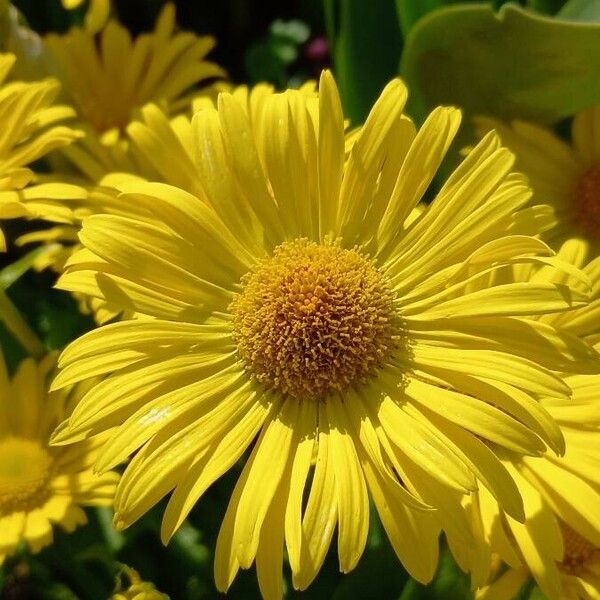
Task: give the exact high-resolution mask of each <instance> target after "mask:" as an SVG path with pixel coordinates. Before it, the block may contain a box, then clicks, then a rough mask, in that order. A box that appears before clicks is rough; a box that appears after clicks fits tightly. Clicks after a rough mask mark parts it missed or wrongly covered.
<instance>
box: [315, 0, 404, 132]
mask: <svg viewBox="0 0 600 600" xmlns="http://www.w3.org/2000/svg"><path fill="white" fill-rule="evenodd" d="M325 15H326V22H327V30H328V32H327V33H328V37H329V40H330V42H331V48H332V58H333V65H334V70H335V74H336V79H337V82H338V85H339V88H340V93H341V96H342V102H343V104H344V109H345V114H346V115H348V116H349V117H350V120H351V122H352V123H353V124H355V125H356V124H358V123H361V122H362V121H363V120H364V119H365V117H366V115H367V113H368V111H369V108H370V107H371V105H372V104H373V102H374V101H375V99H376V98H377V96H378V95H379V93H380V92H381V90H382V88H383V87H384V85H385V84H386V83H387V82H388V81H389V80H390V79H392V78H393V77H394V76H396V74H397V67H398V61H399V59H400V52H401V49H402V36H401V34H400V26H399V24H398V18H397V15H396V6H395V0H376V1H371V2H367V1H365V0H325Z"/></svg>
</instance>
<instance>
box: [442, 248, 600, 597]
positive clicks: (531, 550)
mask: <svg viewBox="0 0 600 600" xmlns="http://www.w3.org/2000/svg"><path fill="white" fill-rule="evenodd" d="M586 250H587V248H586V244H585V242H583V241H581V240H575V239H573V240H569V241H568V242H566V243H565V244H563V246H562V247H561V251H560V253H559V257H561V258H562V259H564V260H565V261H568V262H570V263H571V264H573V265H576V266H582V264H583V260H584V257H585V254H586ZM583 271H584V273H585V274H586V275H588V277H589V278H590V280H591V281H592V287H593V298H594V299H593V300H592V302H591V303H590V304H589V305H588V306H587V307H585V308H582V309H579V310H575V311H572V312H570V313H563V314H561V315H545V316H542V317H540V322H543V323H544V324H547V325H551V326H554V327H557V328H559V329H560V331H561V337H562V339H563V343H564V344H565V345H570V344H571V343H572V342H573V341H574V340H575V341H577V340H578V339H579V338H582V339H585V340H587V341H589V342H590V344H591V343H595V344H596V349H597V350H600V335H599V334H600V258H597V259H595V260H594V261H592V262H591V263H589V264H587V265H585V267H584V269H583ZM533 279H535V280H537V281H557V278H556V273H555V272H554V273H552V272H551V271H550V270H549V269H546V268H544V269H536V268H532V267H531V266H529V267H526V266H525V267H523V266H520V267H518V269H515V272H514V273H513V277H512V280H513V281H527V280H533ZM581 285H583V284H581ZM563 369H565V370H567V371H568V365H566V364H565V365H564V366H563ZM564 380H565V382H566V383H567V384H568V385H569V387H570V388H571V389H572V390H573V397H572V399H570V400H568V401H565V400H556V399H548V398H543V399H542V400H541V401H540V406H541V408H542V409H543V410H545V412H546V413H547V415H549V416H550V417H551V418H552V419H553V420H554V422H555V423H557V424H558V425H559V426H560V428H561V430H562V433H563V435H564V438H565V442H566V453H565V455H564V456H563V457H557V456H554V455H552V454H550V453H546V454H545V455H544V456H543V457H523V456H518V455H517V454H515V453H511V452H509V451H506V450H505V451H504V457H503V463H504V465H505V467H506V468H507V469H508V470H509V472H510V473H511V475H512V477H513V478H514V480H515V481H516V483H517V486H518V488H519V490H520V492H521V496H522V497H523V501H524V507H525V516H526V521H525V523H519V522H517V521H516V520H515V519H513V518H512V517H511V516H509V515H506V514H504V513H503V511H502V510H501V508H500V507H499V506H498V503H497V502H496V501H495V500H494V498H492V497H491V496H490V494H489V493H487V492H486V491H485V490H483V489H482V490H480V492H479V494H478V496H477V497H474V498H473V499H472V500H471V502H469V503H468V506H467V510H468V511H469V513H470V518H471V521H472V524H473V529H474V531H475V532H476V537H477V538H478V542H479V543H478V544H475V545H473V546H471V547H470V548H467V547H465V546H464V545H461V544H460V542H455V541H454V540H452V539H451V538H449V541H450V545H451V548H452V550H453V552H454V554H455V556H456V557H457V559H458V562H459V564H461V566H462V567H463V568H464V569H465V570H471V571H472V577H473V583H474V585H475V586H482V585H484V583H485V582H486V580H487V579H488V576H489V565H490V558H491V555H492V553H493V554H495V555H498V556H499V557H500V559H502V560H503V561H504V562H506V563H507V564H508V565H509V567H510V569H509V571H507V572H506V573H505V574H503V575H502V576H501V577H499V578H498V579H497V580H496V581H495V582H494V583H493V584H492V585H491V586H488V587H486V588H484V589H483V590H482V591H481V592H479V595H478V596H477V597H478V598H479V597H480V596H481V599H486V600H491V599H498V600H500V599H502V598H504V599H506V600H509V599H511V598H513V597H514V596H515V595H516V593H517V591H518V588H519V587H520V586H521V585H522V584H523V583H524V582H525V580H526V579H527V578H528V577H529V574H530V573H531V574H532V575H533V576H534V577H535V579H536V581H537V583H538V585H539V586H540V588H541V589H542V591H543V592H544V593H545V594H546V595H547V596H548V598H550V599H551V600H564V599H566V598H569V599H571V598H572V599H573V600H577V599H578V598H580V597H581V598H584V599H588V598H589V599H591V598H596V597H597V595H596V596H595V595H593V594H592V593H591V592H590V593H589V594H586V593H584V592H583V591H582V590H584V589H585V588H586V585H587V586H591V587H592V589H595V590H596V594H598V591H600V577H599V575H600V572H599V571H598V567H600V550H598V549H599V548H600V511H599V508H600V479H599V478H598V465H600V444H598V439H599V437H600V377H599V376H598V374H597V373H594V372H590V373H580V374H576V375H574V374H569V373H568V372H567V373H566V374H565V375H564ZM563 538H564V544H563ZM563 546H564V554H563ZM577 578H581V579H582V580H583V583H578V582H577V581H576V580H577ZM586 582H587V583H586ZM575 590H579V591H578V592H577V593H576V591H575ZM578 594H580V595H578Z"/></svg>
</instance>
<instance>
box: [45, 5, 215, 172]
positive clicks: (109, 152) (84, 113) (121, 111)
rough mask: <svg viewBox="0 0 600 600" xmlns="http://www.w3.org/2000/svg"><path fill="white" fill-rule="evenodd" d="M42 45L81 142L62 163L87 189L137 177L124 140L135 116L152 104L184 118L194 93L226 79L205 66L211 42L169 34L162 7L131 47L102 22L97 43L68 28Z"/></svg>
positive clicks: (118, 28) (167, 10)
mask: <svg viewBox="0 0 600 600" xmlns="http://www.w3.org/2000/svg"><path fill="white" fill-rule="evenodd" d="M44 41H45V43H46V45H47V47H48V50H49V52H50V53H51V55H52V57H53V58H54V60H55V61H56V64H57V69H58V74H59V77H60V78H61V81H62V83H63V87H64V90H65V93H66V95H67V97H68V98H69V99H70V101H71V102H72V103H73V105H74V106H75V108H76V109H77V112H78V115H79V116H80V118H81V121H80V122H79V123H78V125H79V126H80V127H81V128H82V129H83V130H84V131H85V134H86V135H85V138H83V139H82V140H81V141H80V143H79V144H77V145H75V146H73V148H72V149H70V150H67V151H65V152H64V155H65V156H66V157H67V159H68V160H69V161H70V163H72V165H73V166H74V167H75V169H76V170H77V171H78V172H79V173H80V174H81V175H82V176H84V177H85V178H87V179H88V180H90V181H92V182H93V183H97V182H98V181H99V180H100V179H101V178H102V177H103V176H104V175H105V174H106V173H108V172H110V171H123V172H136V166H135V164H133V163H132V160H131V157H130V156H129V154H128V145H127V140H126V139H125V138H124V136H123V133H124V130H125V128H126V127H127V125H128V124H129V123H130V122H131V121H132V120H133V119H134V117H135V113H136V110H137V109H139V108H141V107H142V106H144V105H145V104H146V103H148V102H151V101H152V102H157V103H159V104H161V105H163V106H164V108H165V110H167V111H169V112H170V113H176V112H178V111H181V110H185V109H186V108H187V106H188V105H189V103H190V102H191V100H192V97H193V93H192V92H193V87H194V86H195V85H197V84H199V83H200V82H208V80H211V79H213V78H215V77H223V76H224V75H225V72H224V71H223V69H221V67H219V66H218V65H216V64H215V63H212V62H209V61H207V60H206V55H207V54H208V53H209V52H210V50H211V49H212V48H213V46H214V39H213V38H212V37H209V36H203V37H199V36H197V35H195V34H194V33H191V32H189V31H176V22H175V6H174V5H173V4H172V3H168V4H166V5H165V6H164V8H163V9H162V11H161V13H160V15H159V17H158V19H157V22H156V25H155V27H154V30H153V31H152V32H149V33H143V34H141V35H139V36H138V37H137V38H135V39H132V38H131V35H130V33H129V32H128V31H127V29H126V28H125V27H123V26H122V25H121V24H120V23H118V22H117V21H115V20H109V21H108V23H107V24H106V25H105V26H104V27H103V29H102V30H101V31H100V32H99V33H98V34H96V35H94V34H93V33H92V32H90V31H88V30H86V29H83V28H79V27H73V28H72V29H71V30H70V31H69V32H68V33H66V34H64V35H59V34H54V33H52V34H48V35H47V36H46V37H45V38H44ZM195 93H197V90H196V92H195Z"/></svg>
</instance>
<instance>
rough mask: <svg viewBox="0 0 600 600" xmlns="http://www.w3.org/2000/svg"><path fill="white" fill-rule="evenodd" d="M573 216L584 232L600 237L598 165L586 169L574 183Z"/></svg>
mask: <svg viewBox="0 0 600 600" xmlns="http://www.w3.org/2000/svg"><path fill="white" fill-rule="evenodd" d="M573 197H574V205H575V218H576V219H577V222H578V223H579V225H580V227H581V228H582V229H583V231H584V232H585V234H586V235H587V236H588V237H590V238H592V239H600V165H595V166H593V167H592V168H591V169H588V170H587V171H586V172H585V173H584V174H583V175H582V177H580V178H579V181H577V184H576V185H575V189H574V193H573Z"/></svg>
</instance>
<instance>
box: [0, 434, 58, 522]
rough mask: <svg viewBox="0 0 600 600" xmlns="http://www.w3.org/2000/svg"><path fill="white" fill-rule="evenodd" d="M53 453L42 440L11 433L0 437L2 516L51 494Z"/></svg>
mask: <svg viewBox="0 0 600 600" xmlns="http://www.w3.org/2000/svg"><path fill="white" fill-rule="evenodd" d="M51 474H52V457H51V456H50V455H49V453H48V452H47V451H46V450H45V449H44V448H42V446H41V445H40V444H39V442H37V441H35V440H31V439H27V438H21V437H13V436H9V437H6V438H3V439H1V440H0V516H2V515H5V514H8V513H11V512H15V511H27V510H30V509H32V508H35V507H36V506H39V505H41V504H42V503H43V502H44V501H45V500H46V499H47V498H48V495H49V493H50V492H49V489H48V483H49V481H50V477H51Z"/></svg>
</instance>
